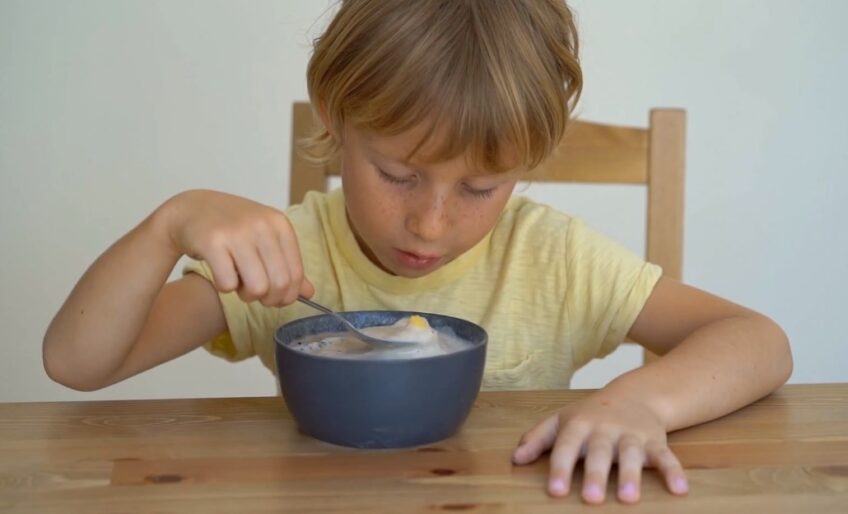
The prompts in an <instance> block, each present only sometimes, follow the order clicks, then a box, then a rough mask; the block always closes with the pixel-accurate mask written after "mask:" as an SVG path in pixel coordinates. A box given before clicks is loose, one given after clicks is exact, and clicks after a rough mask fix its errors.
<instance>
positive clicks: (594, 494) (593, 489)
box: [583, 484, 603, 500]
mask: <svg viewBox="0 0 848 514" xmlns="http://www.w3.org/2000/svg"><path fill="white" fill-rule="evenodd" d="M583 496H585V497H587V498H590V499H592V500H601V499H602V498H603V493H602V492H601V488H600V487H599V486H598V484H589V485H587V486H585V487H583Z"/></svg>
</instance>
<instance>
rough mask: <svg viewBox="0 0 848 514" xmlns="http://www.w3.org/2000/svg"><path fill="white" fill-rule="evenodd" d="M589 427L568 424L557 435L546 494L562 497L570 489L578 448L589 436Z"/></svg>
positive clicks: (552, 452)
mask: <svg viewBox="0 0 848 514" xmlns="http://www.w3.org/2000/svg"><path fill="white" fill-rule="evenodd" d="M589 430H590V429H589V427H584V426H582V425H575V424H573V423H572V424H569V425H568V426H567V427H566V428H565V429H564V430H562V431H561V432H560V433H559V436H558V437H557V439H556V442H555V443H554V448H553V450H552V451H551V471H550V479H549V480H548V492H550V493H551V494H552V495H554V496H564V495H566V494H568V491H569V490H570V489H571V476H572V473H573V472H574V465H575V463H576V462H577V459H578V458H580V448H581V447H582V446H583V441H585V440H586V437H587V436H588V434H589Z"/></svg>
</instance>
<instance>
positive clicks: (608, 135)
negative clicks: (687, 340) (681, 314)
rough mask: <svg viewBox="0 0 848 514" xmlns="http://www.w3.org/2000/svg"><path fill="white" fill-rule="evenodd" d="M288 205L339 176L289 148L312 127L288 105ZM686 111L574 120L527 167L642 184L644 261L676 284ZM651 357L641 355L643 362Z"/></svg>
mask: <svg viewBox="0 0 848 514" xmlns="http://www.w3.org/2000/svg"><path fill="white" fill-rule="evenodd" d="M292 117H293V124H292V150H293V151H292V160H291V183H290V184H291V187H290V196H289V199H290V202H291V203H292V204H295V203H299V202H300V201H301V200H302V199H303V197H304V195H305V194H306V192H307V191H310V190H318V191H324V190H326V188H327V178H328V177H330V176H337V175H339V167H338V165H337V163H333V162H331V163H329V164H328V165H327V166H323V167H317V166H314V165H312V164H310V163H309V162H307V161H306V160H304V159H303V157H302V156H300V155H299V152H297V151H295V149H296V141H297V140H299V139H301V138H303V137H305V136H306V135H307V134H308V133H309V131H310V130H311V128H312V126H313V125H312V124H313V123H314V121H313V115H312V109H311V107H310V105H309V104H308V103H306V102H296V103H295V104H294V106H293V116H292ZM685 139H686V111H684V110H682V109H652V110H651V112H650V120H649V124H648V126H647V127H645V128H635V127H621V126H614V125H605V124H601V123H592V122H588V121H575V122H573V123H572V124H571V125H570V127H569V129H568V130H567V133H566V135H565V137H564V138H563V140H562V143H561V144H560V146H559V147H558V148H557V150H556V152H554V155H552V156H551V157H550V158H549V159H548V160H546V161H545V162H544V163H542V165H541V166H539V167H538V168H536V169H535V170H533V171H532V172H531V173H532V180H533V181H534V182H580V183H605V184H644V185H645V186H647V193H648V201H647V211H648V212H647V230H646V237H647V241H646V247H645V248H646V255H645V258H646V259H647V260H648V261H650V262H653V263H655V264H659V265H660V266H662V268H663V274H664V275H665V276H668V277H671V278H674V279H676V280H680V279H681V277H682V273H683V184H684V168H685V147H686V143H685ZM651 358H653V357H652V355H650V354H649V353H648V352H646V353H645V360H646V361H647V360H650V359H651Z"/></svg>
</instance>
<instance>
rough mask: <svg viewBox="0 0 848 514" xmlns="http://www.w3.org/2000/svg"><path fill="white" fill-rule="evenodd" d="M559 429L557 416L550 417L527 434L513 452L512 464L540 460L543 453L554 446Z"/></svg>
mask: <svg viewBox="0 0 848 514" xmlns="http://www.w3.org/2000/svg"><path fill="white" fill-rule="evenodd" d="M558 428H559V422H558V418H557V416H550V417H549V418H547V419H545V420H543V421H541V422H540V423H538V424H537V425H536V426H535V427H533V428H531V429H530V430H528V431H527V432H525V433H524V435H522V436H521V440H520V441H519V443H518V447H517V448H516V449H515V451H514V452H512V462H513V463H514V464H529V463H531V462H533V461H535V460H536V459H538V458H539V456H540V455H542V453H544V452H545V451H546V450H548V449H549V448H550V447H551V446H553V444H554V441H556V438H557V430H558Z"/></svg>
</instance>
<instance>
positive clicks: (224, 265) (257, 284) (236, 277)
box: [160, 190, 315, 307]
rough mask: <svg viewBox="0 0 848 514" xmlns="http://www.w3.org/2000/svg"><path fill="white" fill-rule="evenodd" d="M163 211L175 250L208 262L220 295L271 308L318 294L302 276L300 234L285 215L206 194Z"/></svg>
mask: <svg viewBox="0 0 848 514" xmlns="http://www.w3.org/2000/svg"><path fill="white" fill-rule="evenodd" d="M160 209H161V210H162V211H163V212H162V214H163V218H164V220H165V226H166V227H167V228H166V229H167V232H168V237H169V239H170V241H171V243H172V245H173V247H174V250H175V251H176V252H178V253H180V254H185V255H188V256H189V257H192V258H195V259H201V260H204V261H206V262H207V264H209V267H210V268H211V269H212V275H213V280H214V285H215V287H216V288H217V289H218V290H219V291H221V292H231V291H236V292H237V293H238V295H239V297H240V298H241V299H242V300H244V301H245V302H252V301H256V300H258V301H260V302H261V303H262V304H263V305H266V306H271V307H280V306H284V305H288V304H290V303H293V302H295V301H296V300H297V297H298V295H303V296H306V297H307V298H308V297H311V296H312V295H313V294H315V288H314V287H313V285H312V283H311V282H309V280H308V279H307V278H306V277H305V276H304V274H303V262H302V260H301V256H300V248H299V246H298V243H297V235H296V234H295V232H294V229H293V228H292V225H291V223H290V222H289V219H288V218H287V217H286V215H285V214H283V213H282V212H281V211H278V210H277V209H274V208H272V207H268V206H266V205H262V204H260V203H256V202H253V201H251V200H248V199H245V198H241V197H238V196H234V195H230V194H226V193H220V192H216V191H205V190H193V191H186V192H183V193H180V194H178V195H176V196H174V197H173V198H171V199H170V200H168V201H167V202H165V203H164V204H163V205H162V207H160Z"/></svg>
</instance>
